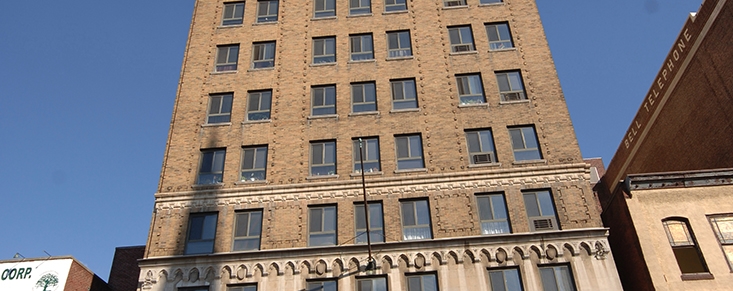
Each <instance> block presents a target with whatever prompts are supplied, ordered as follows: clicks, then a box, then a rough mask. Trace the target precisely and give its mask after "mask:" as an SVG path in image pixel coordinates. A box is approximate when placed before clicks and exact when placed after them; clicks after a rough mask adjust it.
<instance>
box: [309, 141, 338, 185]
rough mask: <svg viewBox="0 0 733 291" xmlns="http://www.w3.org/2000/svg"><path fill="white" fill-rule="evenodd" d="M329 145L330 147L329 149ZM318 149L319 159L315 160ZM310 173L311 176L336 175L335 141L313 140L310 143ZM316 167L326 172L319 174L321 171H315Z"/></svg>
mask: <svg viewBox="0 0 733 291" xmlns="http://www.w3.org/2000/svg"><path fill="white" fill-rule="evenodd" d="M329 145H330V148H331V149H332V150H331V151H329ZM317 151H320V155H321V159H320V160H316V157H315V155H316V152H317ZM309 168H310V171H309V172H310V175H311V176H333V175H336V173H337V172H336V171H337V167H336V141H335V140H326V141H313V142H311V143H310V167H309ZM316 168H323V169H325V171H326V173H325V174H321V171H320V170H319V171H316V170H315V169H316Z"/></svg>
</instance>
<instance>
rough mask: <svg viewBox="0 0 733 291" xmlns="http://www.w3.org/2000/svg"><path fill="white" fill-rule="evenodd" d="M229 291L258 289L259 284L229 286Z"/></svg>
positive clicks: (255, 290) (253, 290) (252, 290)
mask: <svg viewBox="0 0 733 291" xmlns="http://www.w3.org/2000/svg"><path fill="white" fill-rule="evenodd" d="M206 290H208V289H206ZM227 291H257V285H245V286H241V285H239V286H227Z"/></svg>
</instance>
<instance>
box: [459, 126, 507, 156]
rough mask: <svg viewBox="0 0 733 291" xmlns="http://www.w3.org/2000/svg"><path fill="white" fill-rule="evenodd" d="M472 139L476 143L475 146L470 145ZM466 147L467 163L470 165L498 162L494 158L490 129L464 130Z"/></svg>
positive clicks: (494, 150) (494, 152)
mask: <svg viewBox="0 0 733 291" xmlns="http://www.w3.org/2000/svg"><path fill="white" fill-rule="evenodd" d="M473 136H475V138H474V137H473ZM474 139H475V142H477V144H475V145H473V144H472V140H474ZM466 147H467V148H468V158H469V162H470V163H471V164H472V165H479V164H494V163H498V162H499V161H498V159H497V158H496V148H495V147H494V135H493V132H492V131H491V129H488V128H487V129H473V130H466ZM476 147H477V148H476Z"/></svg>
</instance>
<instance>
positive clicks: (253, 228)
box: [249, 211, 262, 236]
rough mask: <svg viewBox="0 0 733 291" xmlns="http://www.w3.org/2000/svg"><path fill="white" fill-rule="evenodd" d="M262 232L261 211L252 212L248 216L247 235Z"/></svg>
mask: <svg viewBox="0 0 733 291" xmlns="http://www.w3.org/2000/svg"><path fill="white" fill-rule="evenodd" d="M260 233H262V212H259V211H257V212H252V213H250V218H249V235H258V236H259V235H260Z"/></svg>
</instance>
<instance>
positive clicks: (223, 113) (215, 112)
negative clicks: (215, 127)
mask: <svg viewBox="0 0 733 291" xmlns="http://www.w3.org/2000/svg"><path fill="white" fill-rule="evenodd" d="M232 99H234V94H233V93H219V94H211V95H209V110H208V111H207V112H206V124H220V123H229V122H230V121H231V118H232ZM220 118H222V119H221V120H220Z"/></svg>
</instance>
